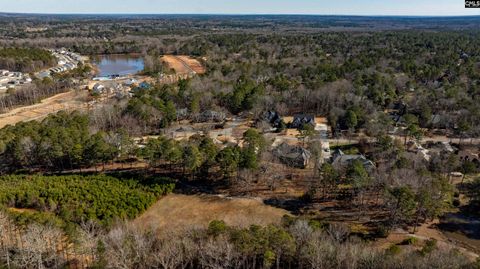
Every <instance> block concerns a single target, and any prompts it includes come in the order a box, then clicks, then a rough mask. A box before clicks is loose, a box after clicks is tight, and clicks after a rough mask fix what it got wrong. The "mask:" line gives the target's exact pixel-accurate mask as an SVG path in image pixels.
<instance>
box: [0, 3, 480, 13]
mask: <svg viewBox="0 0 480 269" xmlns="http://www.w3.org/2000/svg"><path fill="white" fill-rule="evenodd" d="M464 6H465V3H464V0H383V1H380V0H183V1H181V0H0V12H20V13H146V14H193V13H195V14H197V13H202V14H328V15H411V16H417V15H429V16H430V15H433V16H435V15H436V16H444V15H480V9H465V8H464Z"/></svg>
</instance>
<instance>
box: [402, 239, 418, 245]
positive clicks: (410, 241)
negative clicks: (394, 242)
mask: <svg viewBox="0 0 480 269" xmlns="http://www.w3.org/2000/svg"><path fill="white" fill-rule="evenodd" d="M417 242H418V239H417V238H416V237H409V238H406V239H404V240H403V241H402V242H401V243H400V245H415V244H417Z"/></svg>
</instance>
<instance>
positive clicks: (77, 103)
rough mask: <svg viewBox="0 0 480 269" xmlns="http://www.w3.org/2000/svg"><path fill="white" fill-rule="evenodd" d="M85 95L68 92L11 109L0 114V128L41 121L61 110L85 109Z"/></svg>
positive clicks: (84, 92) (83, 93)
mask: <svg viewBox="0 0 480 269" xmlns="http://www.w3.org/2000/svg"><path fill="white" fill-rule="evenodd" d="M87 95H88V93H87V92H86V91H82V92H76V91H69V92H65V93H60V94H57V95H54V96H52V97H49V98H47V99H44V100H42V101H41V102H40V103H38V104H34V105H30V106H24V107H19V108H15V109H12V110H10V111H9V112H7V113H3V114H0V128H3V127H5V126H7V125H14V124H16V123H18V122H23V121H31V120H39V119H43V118H45V117H46V116H48V115H49V114H52V113H57V112H59V111H63V110H69V111H73V110H78V109H83V108H86V107H87V105H86V102H85V100H86V98H87Z"/></svg>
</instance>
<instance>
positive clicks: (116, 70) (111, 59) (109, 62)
mask: <svg viewBox="0 0 480 269" xmlns="http://www.w3.org/2000/svg"><path fill="white" fill-rule="evenodd" d="M92 62H93V63H94V64H96V65H97V67H98V70H99V74H98V76H100V77H107V76H112V75H120V76H125V75H131V74H136V73H138V72H140V71H142V70H143V67H144V62H143V58H142V57H140V56H135V55H120V54H119V55H100V56H96V57H94V58H93V59H92Z"/></svg>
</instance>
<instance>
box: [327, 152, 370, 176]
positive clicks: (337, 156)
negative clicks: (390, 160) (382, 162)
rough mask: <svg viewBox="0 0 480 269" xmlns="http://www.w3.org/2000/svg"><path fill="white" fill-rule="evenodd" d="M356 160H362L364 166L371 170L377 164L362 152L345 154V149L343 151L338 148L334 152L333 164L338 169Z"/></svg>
mask: <svg viewBox="0 0 480 269" xmlns="http://www.w3.org/2000/svg"><path fill="white" fill-rule="evenodd" d="M354 161H360V162H362V164H363V167H364V168H365V169H366V170H367V171H371V170H373V169H374V168H375V164H374V163H373V162H372V161H370V160H368V159H367V158H366V157H365V156H363V155H362V154H345V153H343V151H341V150H339V149H337V150H336V151H335V152H334V153H333V157H332V165H333V167H335V168H337V169H344V168H346V167H347V166H349V165H350V164H351V163H353V162H354Z"/></svg>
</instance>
